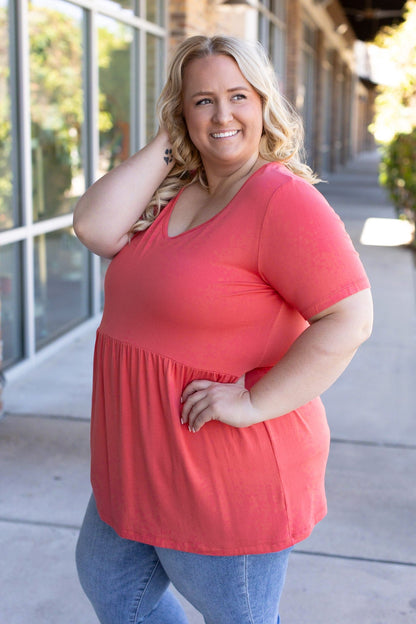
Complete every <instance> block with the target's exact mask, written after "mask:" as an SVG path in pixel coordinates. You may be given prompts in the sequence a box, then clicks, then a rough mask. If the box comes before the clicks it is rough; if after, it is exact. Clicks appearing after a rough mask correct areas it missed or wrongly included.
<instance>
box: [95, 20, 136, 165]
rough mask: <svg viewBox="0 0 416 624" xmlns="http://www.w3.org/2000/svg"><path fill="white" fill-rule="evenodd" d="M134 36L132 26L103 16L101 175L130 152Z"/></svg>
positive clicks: (100, 38)
mask: <svg viewBox="0 0 416 624" xmlns="http://www.w3.org/2000/svg"><path fill="white" fill-rule="evenodd" d="M132 40H133V31H132V29H131V28H130V27H129V26H125V25H124V24H122V23H121V22H117V21H116V20H113V19H110V18H107V17H103V16H100V17H99V19H98V63H99V107H100V112H99V130H100V160H99V175H100V176H101V175H103V174H104V173H106V172H107V171H109V170H110V169H112V168H113V167H115V166H117V165H118V164H120V163H121V162H122V161H123V160H125V159H126V158H128V157H129V156H130V93H131V89H130V69H131V54H132Z"/></svg>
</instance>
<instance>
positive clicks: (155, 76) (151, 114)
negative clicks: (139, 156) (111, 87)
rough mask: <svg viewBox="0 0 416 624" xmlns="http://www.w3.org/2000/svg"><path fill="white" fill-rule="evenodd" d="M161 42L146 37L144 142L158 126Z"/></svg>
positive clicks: (160, 87)
mask: <svg viewBox="0 0 416 624" xmlns="http://www.w3.org/2000/svg"><path fill="white" fill-rule="evenodd" d="M162 63H163V42H162V40H161V39H160V38H159V37H155V36H154V35H150V34H148V35H147V36H146V140H147V141H149V140H150V139H151V138H152V137H153V136H154V134H155V132H156V130H157V126H158V121H157V118H156V112H155V111H156V102H157V99H158V97H159V95H160V91H161V89H162V84H161V79H162V75H163V74H162V72H163V66H162Z"/></svg>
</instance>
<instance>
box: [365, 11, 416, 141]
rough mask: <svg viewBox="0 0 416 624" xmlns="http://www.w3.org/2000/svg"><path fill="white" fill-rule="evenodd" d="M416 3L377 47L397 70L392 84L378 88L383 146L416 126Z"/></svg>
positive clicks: (377, 119)
mask: <svg viewBox="0 0 416 624" xmlns="http://www.w3.org/2000/svg"><path fill="white" fill-rule="evenodd" d="M415 34H416V0H408V2H407V3H406V5H405V20H404V21H403V22H402V23H401V24H400V25H398V26H392V27H388V28H385V29H383V30H382V31H381V33H380V34H379V35H378V36H377V38H376V40H375V44H376V45H378V46H379V47H381V48H384V49H386V50H387V51H388V54H389V57H390V58H391V61H392V63H393V66H394V68H395V71H394V76H392V77H391V78H390V79H389V80H388V81H387V82H388V84H384V85H380V86H379V87H378V95H377V97H376V102H375V121H374V124H373V127H372V131H373V133H374V135H375V136H376V138H377V139H378V140H379V141H381V142H382V143H389V142H390V141H391V140H392V139H393V137H394V136H395V135H396V134H399V133H400V134H408V133H410V132H412V129H413V128H414V127H416V36H415Z"/></svg>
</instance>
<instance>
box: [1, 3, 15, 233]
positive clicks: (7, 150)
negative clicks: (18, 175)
mask: <svg viewBox="0 0 416 624" xmlns="http://www.w3.org/2000/svg"><path fill="white" fill-rule="evenodd" d="M9 28H10V26H9V7H8V2H7V1H6V0H0V230H5V229H8V228H11V227H13V226H15V225H19V224H18V215H17V206H16V204H15V202H14V201H13V199H14V198H13V182H15V181H14V180H13V170H14V167H13V149H14V145H13V143H14V140H13V139H14V137H13V132H12V130H13V129H14V128H13V125H14V124H12V101H11V99H12V98H11V85H10V77H11V76H10V69H11V58H10V35H9Z"/></svg>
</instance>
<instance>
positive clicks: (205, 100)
mask: <svg viewBox="0 0 416 624" xmlns="http://www.w3.org/2000/svg"><path fill="white" fill-rule="evenodd" d="M210 102H211V100H210V99H209V98H203V99H202V100H198V102H197V103H196V105H197V106H201V105H204V104H209V103H210Z"/></svg>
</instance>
